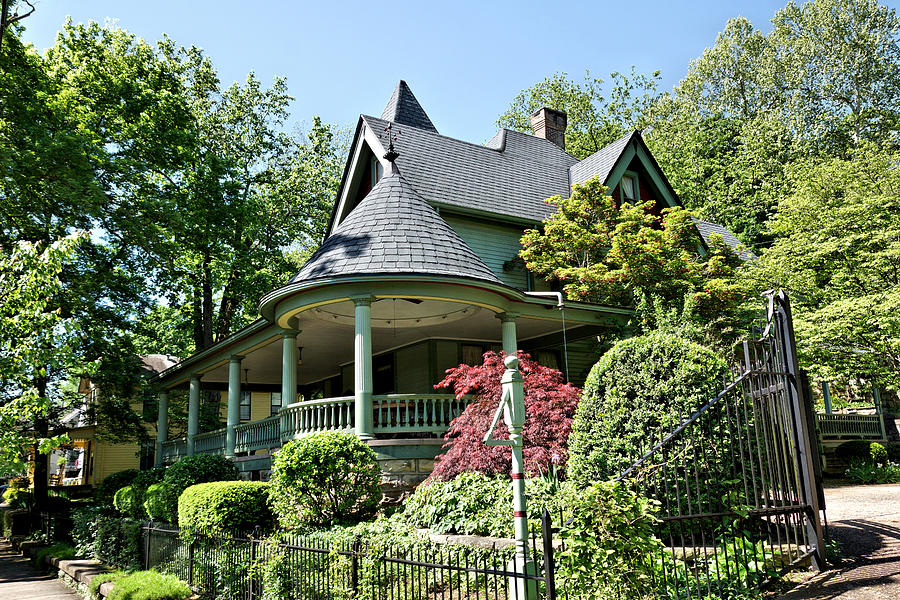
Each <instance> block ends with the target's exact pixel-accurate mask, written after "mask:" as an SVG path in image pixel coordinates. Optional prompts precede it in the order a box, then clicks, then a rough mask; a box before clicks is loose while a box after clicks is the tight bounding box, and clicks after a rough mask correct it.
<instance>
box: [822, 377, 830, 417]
mask: <svg viewBox="0 0 900 600" xmlns="http://www.w3.org/2000/svg"><path fill="white" fill-rule="evenodd" d="M822 398H823V399H824V400H825V414H826V415H830V414H831V413H832V409H831V385H830V384H829V383H828V382H827V381H823V382H822Z"/></svg>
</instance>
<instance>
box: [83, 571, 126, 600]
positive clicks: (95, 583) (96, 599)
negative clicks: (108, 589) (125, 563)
mask: <svg viewBox="0 0 900 600" xmlns="http://www.w3.org/2000/svg"><path fill="white" fill-rule="evenodd" d="M123 577H125V571H110V572H109V573H100V574H99V575H94V576H93V577H92V578H91V583H90V584H89V585H88V596H89V597H90V599H91V600H103V599H102V598H101V596H100V586H101V585H103V584H104V583H107V582H109V581H113V582H115V581H118V580H120V579H122V578H123Z"/></svg>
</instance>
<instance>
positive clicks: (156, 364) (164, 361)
mask: <svg viewBox="0 0 900 600" xmlns="http://www.w3.org/2000/svg"><path fill="white" fill-rule="evenodd" d="M138 358H139V359H140V362H141V367H142V369H143V372H144V374H145V375H146V376H148V377H149V376H155V375H158V374H159V373H161V372H162V371H165V370H166V369H168V368H169V367H171V366H173V365H175V364H177V362H178V359H177V358H176V357H174V356H171V355H167V354H148V355H142V356H139V357H138ZM78 392H79V393H80V394H81V395H82V398H83V401H82V404H81V406H79V407H78V408H76V409H75V410H72V411H71V412H69V413H68V414H67V415H65V416H64V417H62V419H61V420H60V425H61V427H62V429H63V430H64V432H65V433H66V434H67V435H68V436H69V443H68V444H66V446H65V447H63V448H61V449H59V450H55V451H53V452H52V453H51V454H50V469H49V478H50V481H49V483H50V485H61V486H92V485H97V484H99V483H100V482H101V481H103V479H104V478H105V477H106V476H107V475H110V474H112V473H115V472H117V471H123V470H125V469H142V468H149V467H152V466H153V456H154V454H153V450H152V448H151V449H148V448H142V447H141V445H140V444H139V443H137V442H132V443H113V442H111V441H109V440H106V439H104V438H103V436H98V435H97V424H96V421H95V419H94V411H93V406H94V405H95V403H96V402H97V400H98V396H99V392H100V390H99V389H98V388H97V386H96V385H95V384H94V383H93V382H92V381H91V380H90V379H89V378H87V377H82V378H81V381H80V382H79V385H78ZM150 399H152V397H151V398H150ZM147 400H148V399H145V398H138V399H135V401H134V402H132V403H131V409H132V410H133V411H135V412H136V413H138V414H142V413H144V412H146V411H145V408H146V406H145V405H146V404H149V403H148V402H147ZM148 433H151V432H149V431H148ZM148 450H149V451H148Z"/></svg>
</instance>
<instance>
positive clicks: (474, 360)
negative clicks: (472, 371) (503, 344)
mask: <svg viewBox="0 0 900 600" xmlns="http://www.w3.org/2000/svg"><path fill="white" fill-rule="evenodd" d="M483 362H484V346H474V345H469V344H463V345H462V363H463V364H464V365H469V366H472V367H476V366H478V365H480V364H482V363H483Z"/></svg>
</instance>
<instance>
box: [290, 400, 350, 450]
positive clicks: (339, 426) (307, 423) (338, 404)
mask: <svg viewBox="0 0 900 600" xmlns="http://www.w3.org/2000/svg"><path fill="white" fill-rule="evenodd" d="M353 409H354V406H353V396H342V397H340V398H325V399H323V400H310V401H307V402H298V403H296V404H291V405H290V406H288V407H287V408H283V409H281V412H280V413H279V416H280V417H281V439H282V440H283V441H287V440H292V439H295V438H300V437H303V436H305V435H309V434H311V433H316V432H318V431H352V430H353V426H354V418H353V416H354V415H353Z"/></svg>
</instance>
